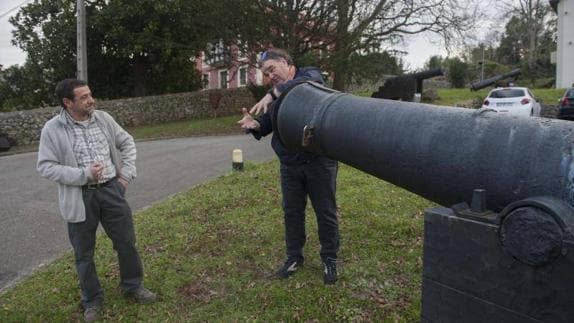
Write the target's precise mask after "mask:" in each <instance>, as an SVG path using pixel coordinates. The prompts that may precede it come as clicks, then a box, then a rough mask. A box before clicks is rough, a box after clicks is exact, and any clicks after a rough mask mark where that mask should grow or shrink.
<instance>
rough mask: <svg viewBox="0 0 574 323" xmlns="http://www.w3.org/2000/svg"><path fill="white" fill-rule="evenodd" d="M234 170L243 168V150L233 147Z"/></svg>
mask: <svg viewBox="0 0 574 323" xmlns="http://www.w3.org/2000/svg"><path fill="white" fill-rule="evenodd" d="M232 166H233V170H239V171H242V170H243V152H242V151H241V149H233V163H232Z"/></svg>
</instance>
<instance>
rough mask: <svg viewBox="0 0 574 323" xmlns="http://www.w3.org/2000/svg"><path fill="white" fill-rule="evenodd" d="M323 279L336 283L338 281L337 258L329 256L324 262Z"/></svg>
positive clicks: (329, 282)
mask: <svg viewBox="0 0 574 323" xmlns="http://www.w3.org/2000/svg"><path fill="white" fill-rule="evenodd" d="M323 281H324V282H325V284H334V283H335V282H336V281H337V259H333V258H327V259H326V260H325V262H323Z"/></svg>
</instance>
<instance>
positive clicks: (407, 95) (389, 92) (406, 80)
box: [371, 68, 444, 101]
mask: <svg viewBox="0 0 574 323" xmlns="http://www.w3.org/2000/svg"><path fill="white" fill-rule="evenodd" d="M440 75H444V70H443V69H441V68H437V69H432V70H428V71H423V72H418V73H411V74H405V75H400V76H396V77H392V78H390V79H388V80H386V81H385V84H383V86H381V87H379V90H378V91H377V92H374V93H373V94H372V95H371V97H373V98H379V99H391V100H402V101H412V100H413V98H414V95H415V93H421V94H422V93H423V81H424V80H426V79H429V78H431V77H435V76H440Z"/></svg>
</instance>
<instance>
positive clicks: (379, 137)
mask: <svg viewBox="0 0 574 323" xmlns="http://www.w3.org/2000/svg"><path fill="white" fill-rule="evenodd" d="M275 109H276V110H275V111H274V118H275V125H276V131H277V132H278V135H279V138H280V139H281V141H282V142H283V144H284V145H285V146H286V147H287V148H288V149H292V150H306V151H312V152H316V153H319V154H322V155H325V156H328V157H330V158H332V159H335V160H338V161H341V162H343V163H345V164H348V165H350V166H353V167H355V168H357V169H359V170H362V171H365V172H367V173H369V174H372V175H374V176H376V177H378V178H380V179H383V180H385V181H388V182H391V183H393V184H395V185H397V186H400V187H403V188H405V189H407V190H409V191H411V192H414V193H416V194H418V195H420V196H423V197H425V198H427V199H429V200H431V201H434V202H436V203H439V204H441V205H444V206H452V205H454V204H457V203H461V202H467V203H469V204H470V203H471V202H472V201H471V199H472V196H473V191H474V190H475V189H482V190H485V191H486V192H485V194H486V199H485V201H486V207H487V208H488V209H489V210H491V211H494V212H499V211H501V210H502V209H503V208H504V207H505V206H507V205H509V204H510V203H512V202H515V201H518V200H522V199H526V198H528V197H535V196H549V197H554V198H558V199H561V200H564V201H566V202H567V203H568V204H570V205H572V204H573V187H574V183H573V180H572V179H573V177H574V167H573V165H574V160H573V158H572V154H573V143H574V124H573V123H570V122H568V121H562V120H550V119H543V118H526V117H512V116H502V115H498V114H497V113H496V112H493V111H483V110H469V109H462V108H451V107H438V106H431V105H424V104H416V103H409V102H399V101H391V100H381V99H371V98H362V97H356V96H352V95H349V94H345V93H340V92H337V91H334V90H331V89H328V88H325V87H322V86H320V85H317V84H314V83H304V84H301V85H298V86H296V87H294V88H293V89H292V90H291V91H289V92H288V93H286V95H285V96H284V97H283V98H282V100H281V101H279V102H278V104H277V105H276V107H275Z"/></svg>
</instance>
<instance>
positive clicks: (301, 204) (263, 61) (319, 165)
mask: <svg viewBox="0 0 574 323" xmlns="http://www.w3.org/2000/svg"><path fill="white" fill-rule="evenodd" d="M258 64H259V68H260V69H261V70H262V72H263V74H264V75H265V76H266V77H268V78H269V80H270V82H271V84H272V85H273V87H272V88H271V90H270V91H269V92H268V93H267V94H266V95H265V96H264V97H263V98H262V99H261V100H260V101H259V102H257V104H255V106H253V108H252V109H251V111H249V112H247V110H246V109H243V119H241V120H240V121H239V124H240V125H241V127H242V128H243V129H246V130H248V131H249V132H251V133H252V134H253V136H254V137H255V138H256V139H258V140H259V139H261V137H263V136H266V135H268V134H270V133H271V132H273V128H272V123H271V113H272V111H271V109H269V107H270V105H271V104H272V103H273V101H275V99H277V97H278V96H280V95H281V94H282V93H284V92H286V91H288V90H289V89H290V88H292V87H293V86H295V85H297V84H299V83H301V82H303V81H314V82H318V83H321V84H322V83H323V78H322V77H321V73H320V71H319V70H318V69H317V68H315V67H303V68H297V67H295V66H294V65H293V61H292V59H291V57H290V56H289V54H288V53H287V52H285V51H284V50H281V49H277V48H273V49H269V50H267V51H266V52H264V53H263V54H262V55H261V58H260V60H259V63H258ZM260 113H263V114H261V115H260V116H259V117H257V118H254V117H252V115H251V114H260ZM271 146H272V147H273V150H274V151H275V153H276V154H277V156H278V157H279V161H280V162H281V169H280V172H281V191H282V195H283V212H284V218H285V242H286V246H287V260H286V261H285V263H284V264H283V265H282V266H281V267H280V268H279V269H278V270H277V272H276V275H277V276H278V277H279V278H288V277H289V276H290V275H291V274H293V273H294V272H295V271H296V270H297V269H298V268H299V267H300V266H302V265H303V262H304V257H303V246H304V245H305V241H306V235H305V207H306V204H307V196H309V198H310V199H311V203H312V205H313V209H314V210H315V215H316V217H317V223H318V228H319V241H320V242H321V251H320V254H321V260H322V262H323V266H324V274H323V280H324V282H325V284H332V283H334V282H336V281H337V252H338V250H339V224H338V219H337V203H336V200H335V193H336V181H337V168H338V166H337V162H336V161H334V160H331V159H328V158H326V157H322V156H319V155H316V154H313V153H309V152H291V151H288V150H287V149H286V148H285V147H284V146H283V145H282V144H281V141H280V140H279V138H278V137H277V135H276V134H275V133H274V134H273V137H272V139H271Z"/></svg>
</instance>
